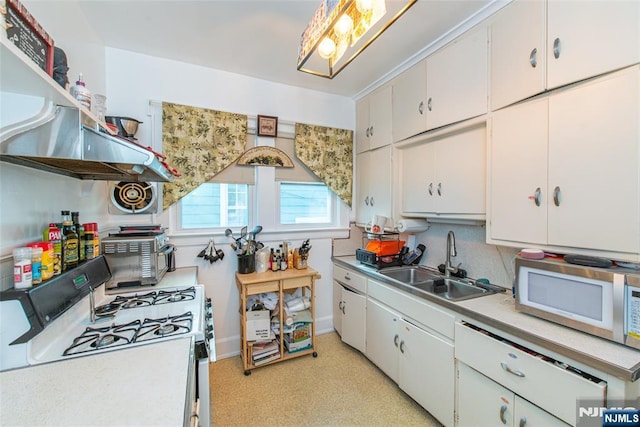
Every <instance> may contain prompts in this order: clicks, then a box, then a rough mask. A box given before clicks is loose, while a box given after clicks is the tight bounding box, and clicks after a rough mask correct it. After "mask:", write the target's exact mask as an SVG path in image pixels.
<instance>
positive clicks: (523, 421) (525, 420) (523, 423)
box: [519, 417, 527, 427]
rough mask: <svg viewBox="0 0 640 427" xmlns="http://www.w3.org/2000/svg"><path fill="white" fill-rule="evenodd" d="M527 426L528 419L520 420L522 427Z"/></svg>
mask: <svg viewBox="0 0 640 427" xmlns="http://www.w3.org/2000/svg"><path fill="white" fill-rule="evenodd" d="M526 424H527V417H522V418H520V424H519V426H520V427H524V426H525V425H526Z"/></svg>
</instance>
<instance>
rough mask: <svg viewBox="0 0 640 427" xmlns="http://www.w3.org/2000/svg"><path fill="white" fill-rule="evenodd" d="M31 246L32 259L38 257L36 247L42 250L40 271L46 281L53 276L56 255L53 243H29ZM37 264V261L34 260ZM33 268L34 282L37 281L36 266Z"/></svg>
mask: <svg viewBox="0 0 640 427" xmlns="http://www.w3.org/2000/svg"><path fill="white" fill-rule="evenodd" d="M27 246H28V247H30V248H33V251H34V252H33V257H32V259H34V260H35V259H36V248H39V249H40V250H41V251H42V257H41V262H40V266H41V268H40V273H41V276H42V281H43V282H45V281H47V280H49V279H51V278H52V277H53V265H54V260H55V255H54V251H53V243H51V242H35V243H29V244H28V245H27ZM34 264H35V261H34ZM32 269H33V283H34V284H36V282H35V278H36V276H35V267H33V268H32Z"/></svg>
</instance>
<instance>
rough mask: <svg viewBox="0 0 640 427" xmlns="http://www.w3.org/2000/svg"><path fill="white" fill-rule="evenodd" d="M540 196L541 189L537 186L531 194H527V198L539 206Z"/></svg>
mask: <svg viewBox="0 0 640 427" xmlns="http://www.w3.org/2000/svg"><path fill="white" fill-rule="evenodd" d="M541 196H542V190H540V187H538V188H536V191H535V192H534V193H533V196H529V200H533V202H534V203H535V204H536V206H540V204H541V198H540V197H541Z"/></svg>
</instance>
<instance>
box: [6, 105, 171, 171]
mask: <svg viewBox="0 0 640 427" xmlns="http://www.w3.org/2000/svg"><path fill="white" fill-rule="evenodd" d="M96 127H97V125H96ZM0 160H1V161H5V162H10V163H15V164H18V165H23V166H28V167H32V168H35V169H40V170H44V171H48V172H53V173H57V174H61V175H67V176H71V177H74V178H78V179H92V180H100V181H149V182H171V181H173V180H174V175H172V174H171V172H170V171H169V170H168V169H167V168H166V167H165V165H163V164H162V162H160V161H159V160H158V158H157V157H156V155H155V154H154V153H153V152H151V151H150V150H147V149H146V148H144V147H142V146H140V145H138V144H136V143H135V142H133V141H130V140H128V139H125V138H121V137H118V136H112V135H110V134H107V133H105V132H102V131H98V130H96V129H94V128H91V127H88V126H86V125H84V124H83V123H82V113H81V111H80V110H79V109H78V108H76V107H66V106H60V105H57V106H53V107H52V109H51V111H44V112H42V113H41V115H40V116H39V117H38V118H34V119H33V120H31V121H30V122H29V123H23V124H21V125H20V126H15V127H12V128H11V129H7V128H5V129H2V130H0Z"/></svg>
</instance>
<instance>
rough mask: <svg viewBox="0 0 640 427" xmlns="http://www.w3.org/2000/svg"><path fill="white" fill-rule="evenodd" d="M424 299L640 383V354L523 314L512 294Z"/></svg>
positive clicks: (339, 260)
mask: <svg viewBox="0 0 640 427" xmlns="http://www.w3.org/2000/svg"><path fill="white" fill-rule="evenodd" d="M333 261H334V263H336V264H342V265H343V266H344V267H348V268H352V269H356V270H358V271H359V272H361V273H363V274H365V275H367V276H368V277H371V278H373V279H375V280H378V281H380V282H383V283H389V282H388V281H387V279H386V278H385V277H384V276H383V275H381V274H379V273H378V270H376V269H375V268H372V267H368V266H365V265H362V264H361V263H360V262H359V261H358V260H356V258H355V256H347V257H333ZM389 284H391V283H389ZM411 295H413V294H411ZM413 296H415V295H413ZM424 299H425V300H428V301H430V302H433V303H436V304H439V305H441V306H443V307H445V308H447V309H449V310H451V311H454V312H456V313H458V314H459V315H460V317H463V318H467V319H473V320H476V321H478V322H481V323H484V324H485V325H488V326H490V327H493V328H495V329H498V330H500V331H503V332H505V333H508V334H510V335H513V336H515V337H518V338H520V339H522V340H525V341H527V342H530V343H532V344H535V345H537V346H540V347H542V348H545V349H548V350H550V351H553V352H555V353H557V354H559V355H562V356H565V357H567V358H570V359H573V360H576V361H577V362H580V363H583V364H585V365H587V366H590V367H592V368H595V369H598V370H599V371H601V372H604V373H607V374H609V375H613V376H615V377H617V378H621V379H623V380H625V381H636V380H639V379H640V351H638V350H635V349H632V348H630V347H625V346H623V345H621V344H617V343H614V342H611V341H608V340H605V339H602V338H598V337H595V336H593V335H589V334H586V333H583V332H580V331H577V330H574V329H571V328H567V327H565V326H562V325H559V324H556V323H553V322H549V321H546V320H544V319H539V318H537V317H534V316H530V315H528V314H525V313H520V312H518V311H516V309H515V302H514V299H513V297H512V294H511V292H510V291H509V292H507V293H502V294H493V295H489V296H483V297H479V298H474V299H469V300H464V301H459V302H453V301H449V300H445V299H442V298H440V297H437V296H435V295H430V294H425V295H424Z"/></svg>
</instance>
